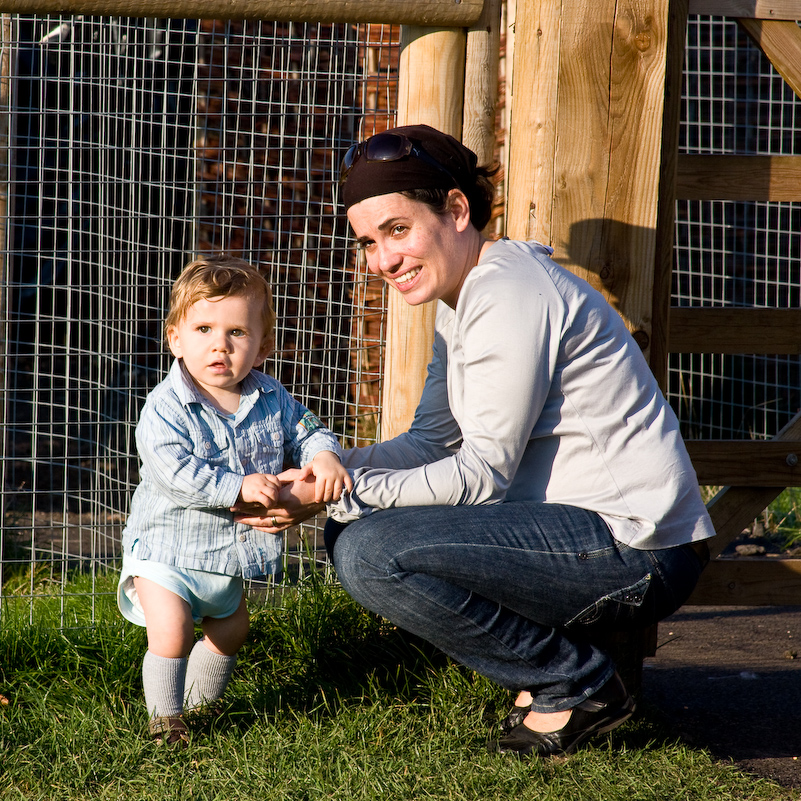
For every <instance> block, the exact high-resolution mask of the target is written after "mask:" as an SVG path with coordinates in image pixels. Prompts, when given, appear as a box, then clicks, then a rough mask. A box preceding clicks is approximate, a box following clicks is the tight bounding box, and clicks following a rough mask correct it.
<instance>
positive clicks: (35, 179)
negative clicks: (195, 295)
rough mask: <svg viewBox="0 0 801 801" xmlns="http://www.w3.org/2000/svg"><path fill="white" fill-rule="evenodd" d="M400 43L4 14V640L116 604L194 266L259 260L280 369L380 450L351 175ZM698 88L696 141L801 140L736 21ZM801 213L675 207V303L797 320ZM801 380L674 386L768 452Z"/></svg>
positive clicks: (781, 376) (274, 364)
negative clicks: (145, 436)
mask: <svg viewBox="0 0 801 801" xmlns="http://www.w3.org/2000/svg"><path fill="white" fill-rule="evenodd" d="M399 34H400V31H399V29H397V28H392V27H389V26H366V25H310V24H290V23H269V22H259V23H256V22H252V23H251V22H231V21H209V20H149V19H127V18H97V17H80V16H48V17H32V16H30V17H26V16H13V17H4V28H3V50H2V54H3V56H5V62H6V63H7V64H8V68H7V69H8V72H7V75H3V76H2V78H3V79H4V81H5V83H4V85H5V86H7V88H8V98H7V108H6V109H5V110H4V111H2V115H3V116H4V118H5V119H4V120H3V124H0V132H2V131H4V130H7V136H6V139H5V141H3V142H2V144H3V145H5V147H4V150H5V152H6V154H7V159H8V163H9V164H10V165H11V167H10V170H9V176H8V181H7V183H6V189H7V198H8V200H7V204H6V208H5V209H4V214H3V215H2V219H3V224H4V231H3V241H4V257H5V258H4V261H5V267H6V270H5V275H4V280H3V285H2V286H3V291H2V298H1V299H0V314H1V315H2V318H0V319H2V326H3V341H4V351H3V362H4V363H3V367H4V369H3V376H4V385H3V407H2V413H3V418H2V422H1V423H0V432H1V433H2V440H3V451H2V483H1V484H0V500H1V501H2V516H3V523H2V529H0V556H1V558H0V602H1V603H2V606H0V625H2V623H3V617H2V616H3V615H6V616H8V614H9V613H10V612H12V613H13V614H14V615H18V614H19V613H20V612H19V610H22V614H24V615H25V616H26V617H27V619H28V620H29V621H31V622H34V621H36V620H37V619H38V618H39V611H38V610H40V609H42V608H44V607H45V606H46V605H48V604H49V605H50V606H51V607H52V605H53V604H56V606H57V617H58V622H59V625H62V626H66V625H71V624H72V623H73V621H74V620H75V619H77V613H76V612H75V609H76V608H77V606H78V605H80V606H81V607H85V606H86V604H87V596H89V598H90V601H91V602H92V603H93V602H94V599H95V597H96V596H100V595H108V593H109V576H113V574H114V571H115V570H116V567H117V565H118V560H119V544H120V534H121V530H122V527H123V525H124V520H125V515H126V512H127V508H128V503H129V499H130V494H131V492H132V491H133V488H134V487H135V485H136V481H137V467H138V465H137V459H136V453H135V447H134V442H133V430H134V426H135V423H136V419H137V416H138V413H139V409H140V408H141V405H142V403H143V401H144V397H145V395H146V394H147V392H148V391H149V390H150V389H151V388H152V387H153V386H154V385H155V384H156V383H157V382H158V381H159V380H160V378H161V377H162V376H163V375H164V373H165V372H166V369H167V367H168V363H169V358H168V354H167V353H166V351H165V349H164V347H163V345H162V341H161V326H162V320H163V316H164V310H165V304H166V299H167V295H168V291H169V287H170V285H171V283H172V281H173V280H174V278H175V276H176V275H177V274H178V272H179V271H180V269H181V267H182V266H183V264H184V263H185V262H186V261H187V258H188V256H190V255H191V254H193V253H196V252H207V251H217V250H225V251H227V252H230V253H233V254H235V255H239V256H242V257H243V258H246V259H248V260H250V261H252V262H253V263H256V264H258V265H259V266H260V268H261V269H262V270H264V272H265V274H266V275H267V277H268V279H269V280H270V283H271V284H272V286H273V289H274V292H275V301H276V310H277V314H278V330H277V347H276V352H275V354H274V355H273V357H272V358H271V359H270V360H269V362H268V364H267V365H266V369H267V370H268V371H269V372H271V373H272V374H274V375H276V376H277V377H278V378H280V379H281V381H282V382H283V383H284V384H285V385H286V387H287V388H288V389H289V391H290V392H292V393H293V394H294V395H296V396H297V397H299V398H300V399H301V400H302V401H303V402H304V403H305V404H306V405H308V406H309V407H310V408H311V409H313V410H314V411H316V412H317V413H319V414H320V415H321V416H322V417H323V418H324V419H325V420H326V422H327V423H328V424H329V425H330V426H331V428H333V430H334V431H335V432H336V433H337V434H338V435H339V436H340V437H341V439H342V441H343V444H345V445H350V444H365V443H368V442H370V441H373V440H374V438H375V434H376V431H377V427H378V423H379V412H380V408H379V398H380V375H381V343H382V340H383V325H384V311H385V298H384V293H383V288H382V287H381V285H380V282H378V283H376V281H375V280H373V279H371V278H370V277H369V276H368V275H367V274H366V272H365V271H364V270H363V269H362V268H360V266H359V265H358V264H356V263H355V262H354V260H353V254H352V251H351V248H350V246H349V239H348V231H347V228H346V223H345V220H344V217H343V215H341V214H340V209H338V208H337V198H336V197H335V194H334V192H335V184H336V181H335V174H336V169H337V165H338V162H339V159H340V157H341V155H342V154H343V152H344V150H345V149H346V148H347V146H348V145H349V144H350V143H351V142H352V141H353V140H355V139H357V138H362V137H364V136H366V135H369V134H370V133H371V132H373V131H376V130H382V129H384V128H386V127H388V126H390V125H392V123H393V121H394V113H395V112H394V110H395V107H396V92H397V68H398V58H399ZM684 84H685V85H684V91H683V102H682V106H683V113H682V125H681V134H682V142H681V148H682V149H683V150H684V152H692V153H775V154H791V153H795V152H796V151H797V149H798V145H799V141H798V140H799V130H800V129H801V127H800V126H799V125H798V124H797V116H796V115H797V114H798V113H799V112H798V100H797V98H796V97H795V96H794V95H793V94H792V92H791V91H790V90H789V89H788V87H787V86H786V85H785V84H784V82H783V81H782V80H781V78H780V77H779V76H778V75H777V74H776V73H775V71H774V70H773V68H772V67H771V65H770V64H769V62H767V60H766V59H765V58H764V57H763V56H762V54H761V53H760V52H759V51H758V49H757V48H755V47H754V46H753V45H751V43H750V41H749V40H748V39H747V38H746V37H745V36H744V35H743V34H742V33H741V32H740V31H739V30H738V28H737V26H736V24H734V23H732V22H729V21H726V20H722V19H719V18H705V17H692V18H691V20H690V26H689V30H688V39H687V52H686V64H685V78H684ZM0 136H2V134H0ZM0 141H2V140H0ZM800 222H801V220H799V204H790V203H689V202H687V203H684V202H682V203H679V204H677V219H676V247H675V262H676V269H675V276H674V299H673V303H674V304H675V305H744V306H761V305H767V306H777V307H782V306H797V305H798V303H799V297H798V292H799V289H798V287H799V275H798V271H799V236H801V233H800V232H801V225H799V223H800ZM798 373H799V364H798V360H797V359H790V358H785V357H759V358H758V357H749V356H742V357H722V356H716V355H711V356H706V355H705V356H689V355H680V354H674V355H672V356H671V362H670V371H669V381H670V383H669V397H670V400H671V402H672V404H673V405H674V407H675V408H676V410H677V412H678V413H679V415H680V419H681V421H682V425H683V428H684V432H685V435H687V436H690V437H697V438H714V437H740V436H755V437H767V436H770V435H772V434H773V433H775V431H776V430H777V429H778V427H780V425H781V424H783V422H784V421H786V419H788V418H789V416H791V414H792V413H793V412H794V411H796V409H797V408H798V406H799V398H798V387H799V375H798ZM318 540H319V527H318V526H317V525H315V524H312V525H310V526H304V527H303V529H302V530H299V531H293V532H290V534H289V536H288V537H287V541H286V546H287V554H288V556H287V560H286V571H285V575H286V576H287V577H289V578H292V577H293V576H295V575H297V574H298V573H300V572H302V571H303V570H304V569H305V568H304V566H305V565H306V564H307V562H308V560H309V559H311V560H313V561H319V562H321V563H323V564H324V559H323V558H322V556H321V551H320V547H319V542H318ZM76 577H80V580H76ZM48 619H50V618H48Z"/></svg>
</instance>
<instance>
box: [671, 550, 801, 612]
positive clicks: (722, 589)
mask: <svg viewBox="0 0 801 801" xmlns="http://www.w3.org/2000/svg"><path fill="white" fill-rule="evenodd" d="M687 603H688V604H697V605H700V606H726V605H731V606H798V605H801V559H779V558H771V557H755V558H743V557H740V558H737V559H718V560H716V561H714V562H710V563H709V564H708V565H707V567H706V570H704V572H703V573H702V574H701V578H700V580H699V582H698V586H696V588H695V591H694V592H693V594H692V595H691V596H690V599H689V601H687Z"/></svg>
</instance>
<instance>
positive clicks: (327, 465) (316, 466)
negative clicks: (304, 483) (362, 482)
mask: <svg viewBox="0 0 801 801" xmlns="http://www.w3.org/2000/svg"><path fill="white" fill-rule="evenodd" d="M309 475H313V476H314V500H315V502H316V503H328V502H329V501H338V500H339V498H340V496H341V495H342V490H343V489H345V488H347V489H348V492H350V490H352V489H353V479H352V478H351V476H350V473H349V472H348V471H347V470H346V469H345V468H344V467H343V466H342V463H341V462H340V461H339V457H338V456H337V455H336V454H335V453H332V452H331V451H321V452H320V453H318V454H317V455H316V456H315V457H314V459H312V460H311V462H309V464H307V465H306V466H305V467H304V468H303V477H307V476H309Z"/></svg>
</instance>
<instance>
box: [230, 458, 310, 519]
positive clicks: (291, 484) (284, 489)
mask: <svg viewBox="0 0 801 801" xmlns="http://www.w3.org/2000/svg"><path fill="white" fill-rule="evenodd" d="M276 478H278V480H279V481H280V482H281V484H282V486H281V490H280V491H279V493H278V500H277V501H276V502H275V504H273V505H272V506H270V507H269V508H267V507H264V506H261V505H260V504H246V503H239V504H237V505H236V506H234V507H233V512H234V520H236V521H237V523H244V524H245V525H246V526H252V527H253V528H256V529H258V530H259V531H265V532H267V533H269V534H277V533H278V532H279V531H283V530H284V529H285V528H289V527H290V526H295V525H297V524H298V523H302V522H303V521H304V520H308V519H309V518H310V517H314V515H316V514H317V513H318V512H320V511H322V510H323V509H324V508H325V504H324V503H317V502H315V500H314V476H308V475H307V476H305V477H304V478H301V471H300V470H298V469H295V468H292V469H290V470H285V471H284V472H283V473H279V474H278V475H277V476H276Z"/></svg>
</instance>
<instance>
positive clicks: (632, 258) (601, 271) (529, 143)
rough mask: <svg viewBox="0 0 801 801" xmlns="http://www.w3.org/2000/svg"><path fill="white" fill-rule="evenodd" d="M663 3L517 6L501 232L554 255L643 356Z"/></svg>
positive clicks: (650, 285)
mask: <svg viewBox="0 0 801 801" xmlns="http://www.w3.org/2000/svg"><path fill="white" fill-rule="evenodd" d="M669 5H670V3H669V0H623V2H616V1H615V0H598V1H597V2H593V3H589V2H587V1H586V0H532V1H531V2H526V3H519V4H518V8H517V22H516V37H515V53H514V69H513V79H514V85H513V88H512V111H511V126H510V168H509V180H508V186H509V193H508V206H507V218H508V229H507V233H508V234H509V236H511V237H515V238H520V237H530V238H534V239H538V240H539V241H541V242H543V243H545V244H549V245H551V246H552V247H553V248H554V258H555V259H556V260H557V261H558V262H559V263H561V264H563V265H565V266H566V267H568V268H569V269H571V270H573V271H574V272H576V273H577V274H578V275H580V276H582V277H583V278H586V279H587V280H588V281H589V282H590V283H591V284H593V285H594V286H595V287H596V288H598V289H600V290H601V291H602V292H603V294H604V295H605V296H606V297H607V299H608V300H609V301H610V303H611V304H612V305H613V306H614V307H615V308H616V309H617V310H618V311H619V312H620V313H621V315H622V316H623V318H624V320H625V321H626V323H627V325H628V326H629V329H630V330H631V331H632V333H633V334H634V336H635V339H637V341H638V342H639V344H640V346H641V347H642V349H643V351H644V352H645V354H646V357H649V356H650V344H651V338H652V322H653V317H652V316H653V311H654V310H653V292H654V280H655V275H654V270H655V260H656V238H657V228H658V212H659V187H660V171H661V167H662V161H661V156H662V131H663V118H664V99H665V97H664V96H665V77H666V63H667V49H668V30H669Z"/></svg>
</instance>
